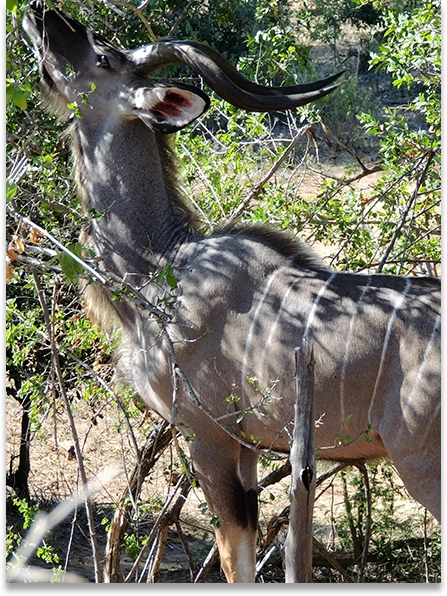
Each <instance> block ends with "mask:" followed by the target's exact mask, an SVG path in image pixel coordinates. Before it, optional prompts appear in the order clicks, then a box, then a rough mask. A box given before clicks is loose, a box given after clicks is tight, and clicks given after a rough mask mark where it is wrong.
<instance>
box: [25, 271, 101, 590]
mask: <svg viewBox="0 0 447 596" xmlns="http://www.w3.org/2000/svg"><path fill="white" fill-rule="evenodd" d="M33 278H34V283H35V286H36V290H37V295H38V298H39V302H40V305H41V308H42V313H43V317H44V321H45V325H46V327H47V331H48V335H49V338H50V348H51V358H52V361H53V366H54V369H55V372H56V377H57V381H58V384H59V392H60V395H61V397H62V400H63V402H64V406H65V409H66V412H67V416H68V422H69V425H70V430H71V434H72V437H73V443H74V448H75V453H76V458H77V461H78V466H79V473H80V475H81V480H82V485H83V486H87V474H86V472H85V467H84V456H83V454H82V451H81V448H80V445H79V437H78V432H77V429H76V425H75V422H74V417H73V414H72V412H71V407H70V401H69V399H68V395H67V392H66V389H65V381H64V377H63V374H62V368H61V365H60V360H59V352H58V350H57V347H56V343H55V341H54V334H53V324H52V322H51V320H50V313H49V310H48V306H47V303H46V300H45V294H44V291H43V288H42V286H41V285H40V280H39V277H38V276H37V274H36V273H35V272H33ZM56 280H57V278H56ZM57 289H58V284H57V283H55V285H54V293H53V295H55V294H56V292H57ZM84 499H85V509H86V512H87V520H88V527H89V533H90V542H91V546H92V554H93V563H94V570H95V581H96V583H101V568H100V556H99V551H98V544H97V540H96V529H95V520H94V517H93V508H92V504H91V501H90V497H89V496H88V494H87V493H85V494H84Z"/></svg>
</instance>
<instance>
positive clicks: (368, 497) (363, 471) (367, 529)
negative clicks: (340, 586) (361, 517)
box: [357, 464, 372, 583]
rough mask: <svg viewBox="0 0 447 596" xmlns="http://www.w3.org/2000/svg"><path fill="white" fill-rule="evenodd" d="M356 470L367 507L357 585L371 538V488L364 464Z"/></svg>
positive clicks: (361, 577) (363, 571) (362, 574)
mask: <svg viewBox="0 0 447 596" xmlns="http://www.w3.org/2000/svg"><path fill="white" fill-rule="evenodd" d="M357 468H358V469H359V470H360V472H361V474H362V475H363V482H364V484H365V492H366V507H367V514H366V526H365V538H364V541H363V551H362V558H361V560H360V570H359V577H358V580H357V582H358V583H361V582H363V578H364V575H365V566H366V563H367V561H368V548H369V540H370V538H371V522H372V504H371V487H370V484H369V476H368V470H367V469H366V466H365V464H357Z"/></svg>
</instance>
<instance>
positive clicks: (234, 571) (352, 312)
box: [23, 2, 441, 582]
mask: <svg viewBox="0 0 447 596" xmlns="http://www.w3.org/2000/svg"><path fill="white" fill-rule="evenodd" d="M23 25H24V29H25V32H26V33H27V35H28V37H29V38H30V39H31V41H32V43H33V46H34V50H35V53H36V56H37V57H38V61H39V66H40V73H41V82H42V87H43V92H44V94H45V96H46V98H47V100H48V102H49V104H50V106H51V108H52V109H53V110H55V111H56V113H57V114H58V115H59V116H60V118H67V117H69V116H70V113H71V112H70V110H68V108H67V104H73V103H74V102H78V109H79V111H80V112H81V115H82V117H80V118H79V117H74V118H72V123H71V135H72V138H73V155H74V164H75V173H76V182H77V189H78V193H79V196H80V201H81V203H82V206H83V208H84V210H85V211H86V213H94V214H95V216H94V217H91V221H90V223H89V225H88V228H87V229H86V230H84V231H83V236H82V242H83V243H84V244H88V245H90V247H91V248H92V249H93V250H94V252H95V255H96V258H97V260H98V262H99V264H100V265H99V266H100V269H101V270H103V271H105V272H109V273H111V274H113V275H114V276H115V278H116V277H117V278H119V279H123V280H128V281H129V280H130V282H131V283H132V285H133V287H135V288H138V291H139V293H140V294H141V295H142V296H144V298H145V299H146V300H147V301H148V303H149V304H154V305H156V304H160V301H163V300H165V299H166V297H168V296H170V297H171V298H173V299H172V300H170V301H169V303H168V304H167V306H166V313H167V315H168V316H167V319H166V321H165V322H164V323H163V325H161V323H160V321H159V320H158V319H157V318H156V317H154V315H153V312H152V310H151V309H150V308H142V307H141V306H139V305H137V304H136V303H135V301H133V300H131V299H130V297H129V296H125V295H124V296H122V298H121V299H119V300H112V299H111V295H110V290H109V289H108V288H107V286H105V285H104V284H94V283H89V284H87V287H86V288H85V289H84V299H85V301H86V304H87V308H88V311H89V312H90V313H91V316H93V317H94V318H95V319H96V320H98V321H99V322H100V324H101V325H102V326H103V327H104V328H105V329H109V328H111V327H112V328H116V329H118V330H119V333H120V337H121V345H120V351H119V367H120V369H121V374H122V375H123V378H124V379H125V380H126V382H127V383H128V384H129V385H131V386H132V387H133V388H134V390H136V391H137V392H138V394H139V395H140V396H141V397H142V398H143V400H144V401H145V403H146V404H147V405H148V407H150V408H151V409H152V410H154V411H155V412H156V413H158V414H159V415H160V416H161V417H163V418H165V419H166V420H168V421H171V422H172V423H173V424H175V426H176V427H177V428H178V430H179V431H180V432H181V433H182V434H183V435H184V436H185V437H188V439H190V440H189V446H190V455H191V460H192V462H193V467H194V472H195V474H196V476H197V478H198V482H199V484H200V487H201V488H202V490H203V493H204V495H205V498H206V501H207V504H208V507H209V509H210V510H211V511H212V512H213V513H214V515H216V516H218V518H219V519H220V525H219V527H217V528H216V538H217V544H218V548H219V553H220V559H221V565H222V568H223V571H224V573H225V576H226V578H227V581H228V582H253V581H254V580H255V562H256V529H257V507H258V504H257V461H258V457H259V452H260V451H262V450H266V451H269V450H271V451H275V452H277V453H283V454H287V453H288V452H289V450H290V437H291V427H292V426H293V413H294V400H295V389H294V387H295V385H294V383H295V380H294V375H295V348H296V347H297V346H300V345H301V343H302V340H303V337H304V338H308V337H310V336H311V337H312V342H313V350H314V360H315V387H314V391H315V396H314V416H315V418H316V419H319V418H320V417H322V416H324V418H323V422H324V424H321V425H318V428H316V429H315V445H316V454H317V456H318V457H320V458H325V459H330V460H334V461H339V462H346V461H352V462H356V461H362V462H364V461H368V460H372V459H377V458H388V459H390V460H391V461H392V462H393V463H394V466H395V467H396V469H397V471H398V473H399V475H400V477H401V478H402V481H403V482H404V484H405V486H406V488H407V490H408V492H409V493H410V495H412V496H413V497H414V498H415V499H416V500H417V501H419V502H420V503H421V504H422V505H423V506H424V507H426V508H427V509H428V510H429V511H430V512H431V513H432V514H433V515H434V516H435V517H436V518H437V519H438V520H440V461H441V426H440V425H441V416H440V409H441V400H440V280H439V279H436V278H431V277H417V276H415V277H410V276H393V275H385V274H357V273H348V272H337V271H335V270H333V269H330V268H328V267H326V266H325V265H324V264H323V263H322V262H321V261H320V260H319V259H318V258H317V257H316V256H315V255H313V253H312V252H311V250H310V249H309V248H308V247H306V246H305V245H304V244H302V243H300V242H298V241H296V239H292V238H290V237H289V236H288V235H286V234H285V233H284V232H279V231H276V230H272V229H270V228H267V227H264V226H248V225H231V226H227V227H221V228H218V229H216V230H215V231H214V232H213V233H212V234H210V235H204V234H201V233H200V232H199V226H198V223H197V218H196V214H195V211H194V209H192V208H190V207H189V204H188V203H187V200H186V198H185V197H184V196H183V193H182V191H181V189H180V182H179V174H178V173H177V170H176V165H175V157H174V152H173V151H174V150H173V148H172V146H171V144H170V137H169V136H168V137H166V135H167V134H168V135H169V134H170V133H174V132H176V131H178V130H180V129H181V128H183V127H185V126H187V125H188V124H190V123H191V122H192V121H194V120H195V119H197V118H199V117H200V116H201V115H202V114H203V113H204V112H205V111H206V109H207V108H208V106H209V99H208V96H207V95H206V94H205V92H204V91H203V90H201V89H199V88H197V87H195V86H189V85H188V86H187V85H184V84H167V83H165V84H161V83H159V82H156V81H154V80H151V79H150V78H149V75H150V74H151V73H153V72H155V71H156V70H157V69H159V68H161V67H162V66H164V65H166V64H168V63H184V64H187V65H188V66H189V67H191V69H193V70H194V71H195V72H196V73H198V74H199V75H200V76H201V77H203V79H204V81H205V82H206V83H207V84H208V85H209V86H210V87H211V88H212V89H213V90H214V91H215V92H216V93H217V94H219V95H220V96H221V97H222V98H223V99H225V100H226V101H227V102H229V103H230V104H233V105H234V106H237V107H239V108H243V109H245V110H248V111H262V112H271V111H280V110H286V109H291V108H294V107H296V106H302V105H304V104H307V103H309V102H312V101H315V100H317V99H318V98H321V97H323V96H325V95H327V94H328V93H331V92H332V91H333V90H334V89H335V88H336V87H337V84H336V83H335V81H336V79H337V78H338V76H339V74H336V75H333V76H330V77H328V78H326V79H324V80H320V81H317V82H313V83H309V84H307V85H301V86H292V87H284V88H278V87H276V88H275V87H271V88H270V87H262V86H259V85H257V84H254V83H252V82H250V81H248V80H247V79H245V78H244V77H243V76H242V75H241V74H240V73H239V72H238V71H237V70H236V69H235V68H234V67H232V66H231V65H230V64H229V63H228V62H227V61H226V60H225V59H224V58H223V57H222V56H221V55H219V54H218V53H217V52H216V51H214V50H212V49H210V48H209V47H207V46H204V45H201V44H199V43H196V42H184V41H160V42H157V43H154V44H148V45H145V46H143V47H140V48H137V49H134V50H124V49H118V48H117V47H115V46H113V45H111V44H110V43H109V42H108V41H107V40H106V39H104V38H103V37H101V36H100V35H98V34H97V33H94V32H93V31H90V30H89V29H87V28H86V27H85V26H84V25H82V24H81V23H79V22H77V21H76V20H74V19H72V18H71V17H69V16H68V15H65V14H63V13H62V12H59V11H58V10H47V9H46V8H45V7H44V6H42V4H40V3H38V2H35V3H34V4H33V5H32V6H31V7H30V8H29V9H28V12H27V14H26V16H25V18H24V22H23ZM84 94H88V102H87V103H83V102H81V101H80V98H81V97H83V96H84ZM71 115H72V114H71ZM167 267H169V268H170V271H171V273H172V274H173V275H174V277H175V280H176V283H175V284H172V283H171V286H173V285H175V286H176V287H175V288H173V287H171V286H170V285H169V284H168V283H167V281H166V279H165V278H163V279H161V280H160V279H159V281H158V283H154V278H155V277H157V272H160V271H162V270H163V268H167ZM165 270H166V269H165ZM161 277H163V276H161ZM161 327H163V330H162V329H161ZM173 371H177V373H178V374H177V373H175V374H174V372H173ZM348 435H349V436H350V437H352V440H350V441H343V440H340V437H343V436H348ZM365 436H366V437H367V440H365ZM252 438H254V441H255V444H253V440H252Z"/></svg>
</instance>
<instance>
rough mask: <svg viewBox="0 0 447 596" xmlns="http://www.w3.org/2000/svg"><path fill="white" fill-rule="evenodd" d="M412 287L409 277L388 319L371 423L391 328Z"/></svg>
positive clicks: (372, 402)
mask: <svg viewBox="0 0 447 596" xmlns="http://www.w3.org/2000/svg"><path fill="white" fill-rule="evenodd" d="M410 288H411V280H410V278H407V279H406V282H405V288H404V291H403V292H402V293H401V294H400V295H399V297H398V299H397V300H396V304H395V305H394V308H393V312H392V313H391V315H390V318H389V321H388V325H387V328H386V333H385V339H384V342H383V347H382V355H381V358H380V364H379V370H378V372H377V377H376V382H375V384H374V391H373V395H372V398H371V404H370V406H369V410H368V422H369V423H370V424H372V422H371V413H372V408H373V406H374V401H375V399H376V393H377V389H378V387H379V382H380V378H381V376H382V372H383V365H384V363H385V357H386V353H387V350H388V344H389V343H390V338H391V330H392V329H393V325H394V322H395V320H396V316H397V311H398V310H399V309H400V308H401V307H402V304H403V303H404V301H405V298H406V296H407V294H408V292H409V291H410Z"/></svg>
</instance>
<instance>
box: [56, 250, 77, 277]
mask: <svg viewBox="0 0 447 596" xmlns="http://www.w3.org/2000/svg"><path fill="white" fill-rule="evenodd" d="M66 248H67V249H68V250H69V251H70V252H72V253H73V254H74V255H76V256H77V257H81V254H82V245H81V244H72V245H69V246H67V247H66ZM57 259H58V261H59V265H60V266H61V268H62V271H63V272H64V275H65V277H66V278H67V280H68V282H69V283H71V282H73V281H75V280H76V278H77V277H78V276H79V275H80V274H81V273H82V271H83V267H82V265H81V264H80V263H78V262H77V261H75V260H74V259H73V257H71V256H70V255H69V254H68V253H66V252H63V251H61V252H58V255H57Z"/></svg>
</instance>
